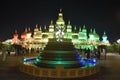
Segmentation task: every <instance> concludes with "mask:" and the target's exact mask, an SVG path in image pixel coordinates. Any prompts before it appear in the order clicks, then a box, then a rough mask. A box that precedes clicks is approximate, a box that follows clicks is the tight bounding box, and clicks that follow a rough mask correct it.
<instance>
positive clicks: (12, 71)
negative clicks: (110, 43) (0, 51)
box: [0, 53, 120, 80]
mask: <svg viewBox="0 0 120 80" xmlns="http://www.w3.org/2000/svg"><path fill="white" fill-rule="evenodd" d="M22 57H23V56H13V55H12V56H7V59H6V61H5V62H2V56H1V55H0V80H51V79H44V78H41V79H40V78H38V77H34V76H29V75H27V74H24V73H22V72H20V71H19V69H18V65H19V60H20V59H21V58H22ZM100 64H101V71H100V72H99V73H98V74H96V75H93V76H90V77H86V78H81V79H69V80H120V55H118V54H112V53H109V54H107V59H106V60H100ZM53 80H58V79H53ZM60 80H61V79H60ZM62 80H64V79H62Z"/></svg>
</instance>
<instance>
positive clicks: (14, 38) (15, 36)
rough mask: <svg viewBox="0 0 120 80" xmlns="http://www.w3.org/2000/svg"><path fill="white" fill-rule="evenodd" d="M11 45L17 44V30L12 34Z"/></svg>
mask: <svg viewBox="0 0 120 80" xmlns="http://www.w3.org/2000/svg"><path fill="white" fill-rule="evenodd" d="M13 44H18V33H17V30H15V33H14V34H13Z"/></svg>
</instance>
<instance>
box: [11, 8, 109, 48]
mask: <svg viewBox="0 0 120 80" xmlns="http://www.w3.org/2000/svg"><path fill="white" fill-rule="evenodd" d="M65 23H66V22H65V21H64V18H63V13H62V11H61V10H60V12H59V14H58V19H57V20H56V23H55V24H53V21H51V22H50V25H49V26H48V28H46V26H44V28H41V27H39V26H38V25H37V24H36V26H35V28H34V32H33V33H32V32H31V31H30V28H26V29H25V31H24V32H23V33H22V34H21V38H20V39H18V34H17V31H15V34H14V36H13V39H12V41H13V42H12V43H14V44H20V45H22V46H23V47H25V48H29V49H31V48H35V49H37V48H42V49H44V47H45V46H46V44H47V43H48V40H49V39H50V38H57V41H62V38H66V39H71V41H72V42H73V44H74V46H75V48H77V49H80V48H81V49H88V48H89V49H94V48H97V46H98V45H103V44H104V45H109V41H108V40H107V35H106V33H105V32H104V34H103V36H102V41H100V36H99V35H98V34H97V32H96V30H95V29H90V32H89V33H88V31H87V29H86V26H85V25H83V27H80V28H79V30H77V29H76V26H75V27H74V28H73V26H72V25H71V23H70V21H68V22H67V24H65ZM17 40H18V41H17Z"/></svg>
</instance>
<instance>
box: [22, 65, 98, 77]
mask: <svg viewBox="0 0 120 80" xmlns="http://www.w3.org/2000/svg"><path fill="white" fill-rule="evenodd" d="M99 70H100V68H99V66H94V67H89V68H74V69H64V66H63V65H57V66H56V69H49V68H40V67H37V66H34V65H29V64H23V63H20V71H21V72H24V73H27V74H29V75H33V76H36V77H49V78H79V77H85V76H90V75H93V74H95V73H97V72H99Z"/></svg>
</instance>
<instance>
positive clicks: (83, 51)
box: [80, 49, 105, 59]
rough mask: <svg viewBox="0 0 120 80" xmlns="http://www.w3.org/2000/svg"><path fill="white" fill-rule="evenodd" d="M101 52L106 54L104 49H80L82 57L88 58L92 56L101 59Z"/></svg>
mask: <svg viewBox="0 0 120 80" xmlns="http://www.w3.org/2000/svg"><path fill="white" fill-rule="evenodd" d="M101 53H104V54H105V51H104V49H94V50H90V49H80V55H82V57H84V58H87V59H92V58H97V59H100V58H101Z"/></svg>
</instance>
